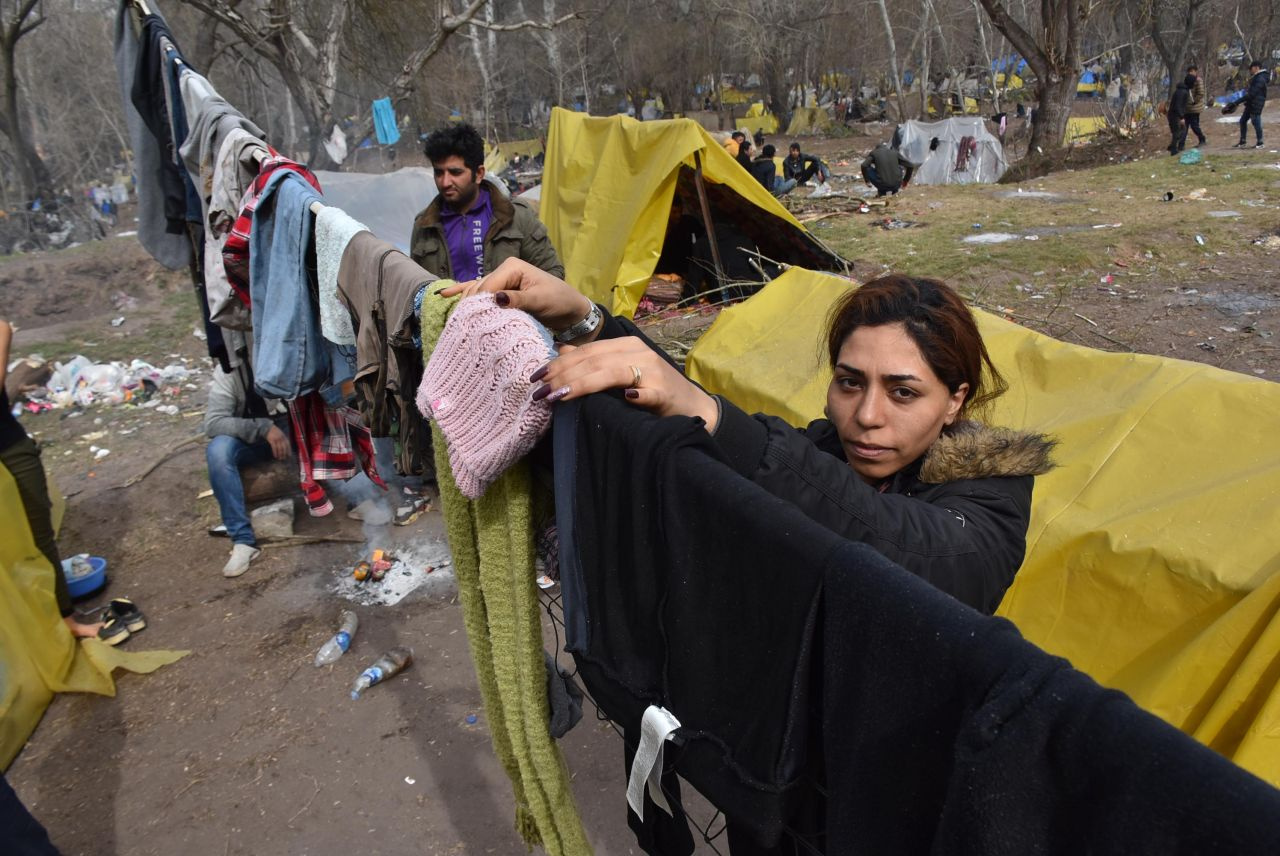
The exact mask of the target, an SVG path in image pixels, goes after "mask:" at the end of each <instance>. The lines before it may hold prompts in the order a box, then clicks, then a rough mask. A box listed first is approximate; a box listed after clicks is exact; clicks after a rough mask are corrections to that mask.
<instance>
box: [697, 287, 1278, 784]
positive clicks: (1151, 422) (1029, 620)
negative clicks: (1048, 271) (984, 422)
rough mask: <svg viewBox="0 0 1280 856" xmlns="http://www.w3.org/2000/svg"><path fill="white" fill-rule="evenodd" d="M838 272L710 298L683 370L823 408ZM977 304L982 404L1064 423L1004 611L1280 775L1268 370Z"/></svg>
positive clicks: (773, 400) (1168, 716)
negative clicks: (985, 358) (991, 373)
mask: <svg viewBox="0 0 1280 856" xmlns="http://www.w3.org/2000/svg"><path fill="white" fill-rule="evenodd" d="M849 287H850V284H849V283H848V282H847V281H845V280H842V279H840V278H838V277H833V276H830V275H826V274H818V273H813V272H810V271H804V270H791V271H788V272H787V273H786V274H784V275H783V276H781V277H779V278H778V279H776V280H774V281H773V282H772V283H770V284H769V285H767V286H766V287H765V288H764V290H763V291H761V292H760V293H758V294H756V295H755V296H754V297H752V298H751V299H750V300H748V301H747V302H746V303H743V304H741V305H739V306H735V307H733V308H730V309H727V310H725V311H724V312H723V313H722V314H721V315H720V317H719V319H718V320H717V321H716V323H715V324H714V325H713V326H712V328H711V329H710V330H709V331H708V332H707V333H706V334H705V335H704V336H703V337H702V339H701V340H700V341H699V342H698V343H697V345H696V346H695V347H694V349H693V351H692V352H691V353H690V355H689V361H688V367H689V372H690V374H691V376H692V377H693V378H695V379H696V380H697V381H699V382H700V383H702V384H704V385H705V386H706V387H707V388H708V389H711V390H713V391H715V392H720V393H724V394H725V395H726V396H727V397H728V398H729V399H731V400H733V401H735V402H737V403H738V404H740V405H742V406H745V407H746V408H748V409H749V410H760V411H765V412H769V413H775V414H777V415H779V416H782V417H784V418H785V419H787V420H788V421H790V422H792V423H793V424H804V423H806V422H807V421H809V420H810V419H812V418H815V417H817V416H819V415H821V413H822V407H823V404H824V402H825V390H826V383H827V376H826V375H825V373H824V371H823V370H821V369H820V367H821V365H822V360H821V357H820V351H819V345H818V339H819V337H820V331H821V328H822V322H823V319H824V317H825V313H826V311H827V309H828V307H829V306H830V305H831V303H832V302H833V301H834V300H835V298H836V297H837V296H838V295H839V294H841V293H842V292H843V291H844V290H846V289H847V288H849ZM976 314H977V315H978V323H979V326H980V327H981V329H982V333H983V336H984V337H985V339H986V342H987V345H988V347H989V348H990V350H991V356H992V358H993V359H994V361H995V363H996V365H997V366H998V367H999V368H1000V370H1001V372H1002V373H1003V374H1004V375H1005V378H1006V379H1007V380H1008V381H1009V387H1010V389H1009V392H1008V393H1007V394H1006V395H1005V396H1004V397H1003V398H1002V399H1000V400H999V402H998V404H997V406H996V407H995V409H994V412H993V413H992V414H991V421H992V422H994V423H996V424H1000V425H1007V426H1011V427H1015V428H1027V429H1034V430H1037V431H1044V432H1047V433H1050V434H1053V435H1055V436H1057V437H1058V438H1059V439H1060V441H1061V445H1060V446H1059V448H1058V451H1057V453H1056V455H1055V457H1056V458H1057V461H1058V464H1059V467H1058V468H1057V469H1056V470H1054V471H1053V472H1051V473H1049V474H1048V475H1045V476H1042V477H1040V478H1038V479H1037V480H1036V489H1035V499H1034V504H1033V508H1032V518H1031V528H1030V531H1029V532H1028V535H1027V558H1026V562H1025V563H1024V565H1023V567H1022V570H1021V571H1020V572H1019V574H1018V576H1017V579H1016V581H1015V582H1014V585H1013V588H1012V589H1010V591H1009V593H1008V594H1007V595H1006V597H1005V599H1004V602H1003V603H1002V604H1001V606H1000V614H1002V615H1004V616H1006V617H1008V618H1009V619H1011V620H1012V621H1014V622H1015V623H1016V624H1017V625H1018V627H1019V628H1020V629H1021V630H1022V632H1023V633H1024V634H1025V635H1026V636H1027V638H1029V639H1030V640H1031V641H1033V642H1035V643H1036V644H1038V645H1040V646H1041V647H1043V648H1044V649H1046V650H1047V651H1050V652H1052V653H1054V654H1059V655H1061V656H1063V657H1067V658H1068V659H1070V660H1071V662H1072V663H1073V664H1074V665H1075V666H1076V667H1077V668H1080V669H1082V670H1084V671H1085V672H1088V673H1089V674H1090V675H1092V676H1093V677H1094V678H1096V679H1097V680H1098V681H1100V682H1101V683H1103V684H1106V685H1108V686H1111V687H1115V688H1118V689H1121V690H1124V691H1125V692H1127V693H1128V694H1129V695H1130V696H1132V697H1133V699H1134V700H1135V701H1136V702H1137V703H1138V704H1140V705H1141V706H1142V707H1144V708H1146V709H1147V710H1149V711H1151V712H1153V713H1155V714H1156V715H1158V716H1160V717H1161V718H1163V719H1165V720H1166V721H1168V722H1170V723H1172V724H1173V725H1175V726H1177V727H1178V728H1180V729H1182V730H1183V731H1185V732H1187V733H1188V734H1191V735H1192V736H1194V737H1195V738H1196V739H1197V740H1199V741H1201V742H1202V743H1205V744H1207V745H1208V746H1210V747H1211V748H1213V749H1215V750H1217V751H1218V752H1220V753H1222V754H1223V755H1225V756H1227V757H1228V758H1231V759H1232V760H1234V761H1235V762H1236V763H1238V764H1240V765H1241V766H1242V767H1244V768H1246V769H1248V770H1250V771H1251V772H1253V773H1255V774H1256V775H1258V776H1260V777H1262V778H1263V779H1266V780H1267V781H1269V782H1270V783H1272V784H1273V785H1280V689H1278V688H1277V682H1278V681H1280V541H1278V540H1277V537H1276V533H1277V532H1280V503H1278V502H1277V501H1276V497H1278V496H1280V445H1278V444H1277V443H1276V437H1277V436H1280V385H1277V384H1274V383H1269V382H1267V381H1263V380H1259V379H1256V378H1250V377H1247V376H1244V375H1240V374H1235V373H1232V372H1227V371H1223V370H1220V369H1215V368H1212V367H1209V366H1204V365H1200V364H1197V363H1189V362H1183V361H1180V360H1172V359H1164V358H1160V357H1152V356H1145V355H1138V354H1111V353H1104V352H1101V351H1095V350H1092V349H1090V348H1085V347H1081V346H1077V345H1068V344H1064V343H1062V342H1059V341H1056V340H1054V339H1051V338H1049V337H1047V336H1042V335H1040V334H1038V333H1034V332H1032V331H1030V330H1027V329H1026V328H1024V327H1020V326H1018V325H1016V324H1012V323H1010V322H1007V321H1004V320H1002V319H1000V318H997V317H995V316H992V315H989V314H986V313H982V312H978V313H976Z"/></svg>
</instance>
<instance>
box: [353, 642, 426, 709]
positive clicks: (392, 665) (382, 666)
mask: <svg viewBox="0 0 1280 856" xmlns="http://www.w3.org/2000/svg"><path fill="white" fill-rule="evenodd" d="M411 665H413V649H412V648H404V647H399V648H392V649H391V650H390V651H388V652H387V653H385V654H383V655H382V656H381V657H379V658H378V661H377V662H376V663H374V664H373V665H372V666H370V667H369V668H367V669H365V670H364V671H363V672H361V673H360V677H358V678H356V682H355V683H354V684H352V686H351V698H352V699H358V698H360V694H361V693H362V692H364V691H365V690H367V689H369V687H371V686H373V685H374V684H380V683H382V682H383V681H385V680H386V679H387V678H389V677H391V676H392V675H396V674H399V673H400V672H402V671H404V670H405V669H407V668H409V666H411Z"/></svg>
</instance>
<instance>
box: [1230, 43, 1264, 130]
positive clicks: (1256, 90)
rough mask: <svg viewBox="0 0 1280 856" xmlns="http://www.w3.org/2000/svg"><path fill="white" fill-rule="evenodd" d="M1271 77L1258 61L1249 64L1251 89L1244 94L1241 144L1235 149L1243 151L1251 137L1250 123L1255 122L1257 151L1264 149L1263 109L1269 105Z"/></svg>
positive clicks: (1241, 116) (1241, 117)
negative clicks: (1268, 88)
mask: <svg viewBox="0 0 1280 856" xmlns="http://www.w3.org/2000/svg"><path fill="white" fill-rule="evenodd" d="M1270 80H1271V75H1269V74H1268V73H1267V72H1266V71H1264V70H1263V68H1262V64H1261V63H1260V62H1258V61H1257V60H1254V61H1253V62H1251V63H1249V88H1248V89H1247V90H1245V94H1244V113H1242V114H1240V142H1238V143H1236V144H1235V146H1233V148H1237V149H1243V148H1244V147H1245V145H1246V144H1245V137H1247V136H1248V135H1249V123H1250V122H1253V133H1254V136H1255V137H1257V142H1256V143H1254V146H1253V147H1254V148H1255V149H1260V148H1262V108H1263V107H1265V106H1266V104H1267V83H1269V82H1270Z"/></svg>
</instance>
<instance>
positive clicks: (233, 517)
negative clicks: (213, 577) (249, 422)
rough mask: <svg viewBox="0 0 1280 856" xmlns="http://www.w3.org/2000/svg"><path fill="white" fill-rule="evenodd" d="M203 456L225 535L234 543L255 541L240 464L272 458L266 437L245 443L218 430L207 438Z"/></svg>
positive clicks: (243, 465)
mask: <svg viewBox="0 0 1280 856" xmlns="http://www.w3.org/2000/svg"><path fill="white" fill-rule="evenodd" d="M204 456H205V460H206V461H207V462H208V464H209V486H210V487H212V488H213V496H214V499H216V500H218V508H219V510H221V511H222V524H223V525H224V526H226V527H227V535H228V537H230V538H231V540H232V541H233V542H234V543H236V544H249V545H251V546H252V545H254V544H256V543H257V539H256V538H254V537H253V525H252V524H251V523H250V522H249V512H248V511H247V510H246V509H245V507H244V485H243V484H242V483H241V481H240V468H241V467H246V466H249V465H251V464H260V463H262V462H264V461H269V460H271V444H270V443H267V442H266V441H265V440H263V441H261V442H259V443H246V442H245V441H244V440H241V439H240V438H238V437H232V436H230V435H228V434H219V435H218V436H217V437H214V438H213V439H212V440H210V441H209V445H208V446H206V447H205V451H204Z"/></svg>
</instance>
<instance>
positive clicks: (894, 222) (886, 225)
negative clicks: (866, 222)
mask: <svg viewBox="0 0 1280 856" xmlns="http://www.w3.org/2000/svg"><path fill="white" fill-rule="evenodd" d="M876 225H877V226H879V227H880V228H881V229H884V230H886V231H888V230H891V229H914V228H917V227H919V226H923V225H924V224H923V223H917V222H915V221H914V220H900V219H898V218H897V217H886V218H885V219H883V220H881V221H880V222H879V223H876Z"/></svg>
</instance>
